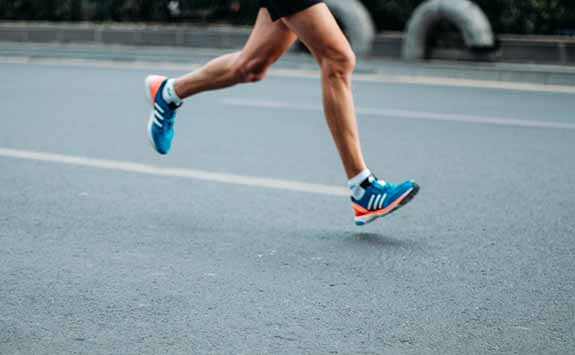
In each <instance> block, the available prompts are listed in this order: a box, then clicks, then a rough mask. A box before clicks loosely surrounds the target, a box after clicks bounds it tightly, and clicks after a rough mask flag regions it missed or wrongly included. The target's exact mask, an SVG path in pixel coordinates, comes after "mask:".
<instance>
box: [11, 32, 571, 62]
mask: <svg viewBox="0 0 575 355" xmlns="http://www.w3.org/2000/svg"><path fill="white" fill-rule="evenodd" d="M249 34H250V28H249V27H237V26H230V25H209V26H198V25H189V24H180V25H150V24H129V23H109V24H94V23H48V22H9V21H8V22H6V21H5V22H0V41H7V42H21V43H63V44H66V43H78V44H101V45H108V44H120V45H129V46H167V47H190V48H216V49H237V48H241V47H242V46H243V44H244V43H245V41H246V40H247V38H248V36H249ZM498 40H499V43H500V45H499V48H498V50H496V51H495V52H492V53H489V54H485V55H484V57H485V58H486V59H488V60H490V61H491V62H521V63H538V64H555V65H559V64H561V65H566V64H568V65H573V66H575V38H573V37H553V36H510V35H500V36H498ZM402 41H403V35H402V33H400V32H384V33H379V34H378V35H377V36H376V38H375V40H374V43H373V48H372V51H371V56H374V57H377V58H383V59H391V60H398V59H400V56H401V47H402ZM432 57H433V58H434V59H441V60H449V61H462V62H465V61H468V62H469V61H470V60H473V59H474V58H475V57H474V55H473V54H472V53H471V52H470V51H468V50H466V49H465V48H435V49H434V50H433V51H432Z"/></svg>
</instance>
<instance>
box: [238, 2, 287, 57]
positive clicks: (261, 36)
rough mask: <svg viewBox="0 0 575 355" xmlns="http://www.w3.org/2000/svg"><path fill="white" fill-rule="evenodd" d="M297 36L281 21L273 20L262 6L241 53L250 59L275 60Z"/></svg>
mask: <svg viewBox="0 0 575 355" xmlns="http://www.w3.org/2000/svg"><path fill="white" fill-rule="evenodd" d="M296 39H297V36H296V35H295V34H294V33H293V32H292V31H291V30H290V29H289V28H288V27H287V26H286V24H285V23H283V22H281V21H275V22H274V21H272V19H271V16H270V13H269V11H268V10H267V9H266V8H261V9H260V11H259V13H258V17H257V20H256V23H255V25H254V28H253V30H252V33H251V34H250V38H249V39H248V41H247V42H246V44H245V46H244V48H243V49H242V53H241V55H242V56H243V57H244V59H248V60H261V61H266V62H269V63H273V62H275V61H276V60H277V59H279V57H281V56H282V55H283V54H284V53H285V52H286V51H287V50H288V49H289V48H290V47H291V46H292V45H293V43H294V42H295V40H296Z"/></svg>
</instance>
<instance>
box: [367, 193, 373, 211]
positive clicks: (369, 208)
mask: <svg viewBox="0 0 575 355" xmlns="http://www.w3.org/2000/svg"><path fill="white" fill-rule="evenodd" d="M374 198H375V195H371V197H370V199H369V203H368V204H367V209H368V210H371V204H372V203H373V199H374Z"/></svg>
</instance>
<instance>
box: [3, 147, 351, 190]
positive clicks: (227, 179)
mask: <svg viewBox="0 0 575 355" xmlns="http://www.w3.org/2000/svg"><path fill="white" fill-rule="evenodd" d="M0 157H4V158H14V159H23V160H33V161H40V162H48V163H56V164H66V165H75V166H82V167H89V168H96V169H104V170H114V171H123V172H129V173H138V174H147V175H156V176H166V177H175V178H184V179H194V180H204V181H211V182H219V183H224V184H234V185H244V186H253V187H260V188H268V189H277V190H287V191H295V192H305V193H313V194H322V195H331V196H346V197H347V196H349V191H348V190H347V189H346V188H344V187H338V186H328V185H320V184H311V183H305V182H298V181H289V180H277V179H268V178H260V177H252V176H243V175H235V174H225V173H214V172H209V171H203V170H192V169H183V168H163V167H159V166H154V165H148V164H140V163H134V162H127V161H115V160H105V159H94V158H86V157H78V156H71V155H62V154H52V153H44V152H36V151H29V150H19V149H9V148H0Z"/></svg>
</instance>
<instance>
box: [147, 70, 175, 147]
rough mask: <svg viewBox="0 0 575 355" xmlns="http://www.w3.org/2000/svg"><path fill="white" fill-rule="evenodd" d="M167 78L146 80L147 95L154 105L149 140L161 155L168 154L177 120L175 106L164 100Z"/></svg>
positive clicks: (156, 77) (149, 123)
mask: <svg viewBox="0 0 575 355" xmlns="http://www.w3.org/2000/svg"><path fill="white" fill-rule="evenodd" d="M167 81H168V80H167V78H166V77H164V76H159V75H150V76H148V77H147V78H146V95H147V97H148V100H149V101H150V104H151V105H152V113H151V114H150V119H149V121H148V138H149V139H150V143H151V144H152V146H153V147H154V149H155V150H156V151H157V152H158V153H160V154H168V152H169V151H170V148H171V146H172V139H173V138H174V122H175V120H176V109H177V108H178V107H179V106H177V105H175V104H172V103H168V102H166V101H165V100H164V97H163V95H162V92H163V90H164V86H165V85H166V83H167Z"/></svg>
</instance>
